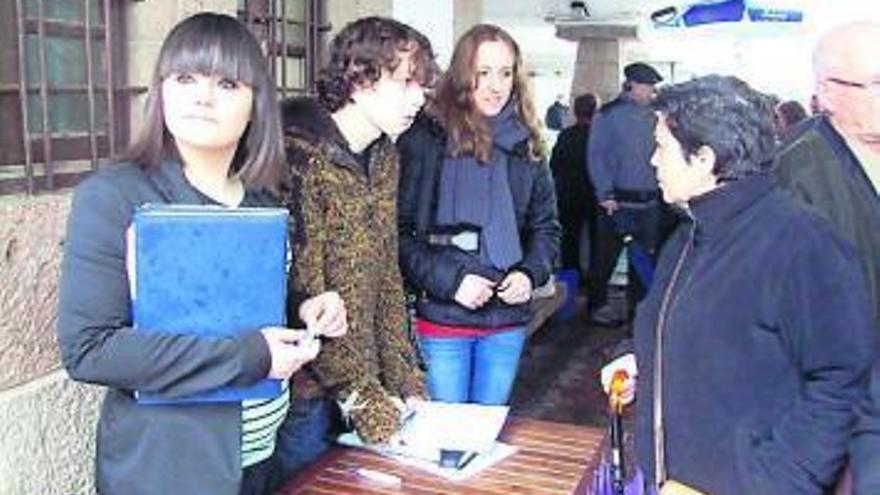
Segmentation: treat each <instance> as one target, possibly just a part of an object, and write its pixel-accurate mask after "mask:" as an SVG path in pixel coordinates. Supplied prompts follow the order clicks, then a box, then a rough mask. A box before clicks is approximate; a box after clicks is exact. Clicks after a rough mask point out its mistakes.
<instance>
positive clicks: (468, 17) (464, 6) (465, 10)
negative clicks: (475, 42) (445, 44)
mask: <svg viewBox="0 0 880 495" xmlns="http://www.w3.org/2000/svg"><path fill="white" fill-rule="evenodd" d="M484 17H485V16H484V14H483V0H453V2H452V37H453V43H455V41H456V40H458V38H460V37H461V35H462V34H464V33H465V31H467V30H468V29H470V28H472V27H474V25H475V24H479V23H481V22H483V20H484Z"/></svg>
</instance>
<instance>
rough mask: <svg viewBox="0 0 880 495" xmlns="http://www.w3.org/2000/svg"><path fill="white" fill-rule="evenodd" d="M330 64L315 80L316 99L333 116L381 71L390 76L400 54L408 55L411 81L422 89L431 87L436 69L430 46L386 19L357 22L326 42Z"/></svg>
mask: <svg viewBox="0 0 880 495" xmlns="http://www.w3.org/2000/svg"><path fill="white" fill-rule="evenodd" d="M329 51H330V61H329V62H328V64H327V66H326V67H325V68H324V70H323V71H322V72H321V78H320V79H319V80H318V83H317V86H318V96H319V98H320V99H321V102H322V103H323V104H324V106H326V107H327V109H328V110H330V111H331V112H335V111H337V110H339V109H340V108H342V107H344V106H345V105H346V104H347V103H349V102H350V101H351V95H352V93H354V90H355V89H356V88H357V86H358V85H360V84H365V83H366V84H372V83H375V82H376V81H378V80H379V78H381V77H382V70H383V69H384V70H385V71H388V72H393V71H394V70H395V69H396V68H397V65H398V64H399V63H400V58H399V54H400V52H412V61H413V69H414V70H413V74H412V77H413V78H414V79H415V80H417V81H418V82H419V83H420V84H422V85H423V86H425V87H430V86H432V85H433V84H434V81H435V79H436V78H437V75H438V72H439V69H438V67H437V63H436V62H435V61H434V51H433V50H432V49H431V42H430V41H428V38H426V37H425V36H424V35H423V34H422V33H420V32H418V31H416V30H415V29H413V28H411V27H410V26H407V25H406V24H403V23H402V22H398V21H395V20H394V19H389V18H387V17H365V18H363V19H358V20H357V21H354V22H352V23H350V24H348V25H347V26H345V27H344V28H343V29H342V31H340V32H339V33H338V34H337V35H336V36H335V37H334V38H333V41H331V42H330V50H329Z"/></svg>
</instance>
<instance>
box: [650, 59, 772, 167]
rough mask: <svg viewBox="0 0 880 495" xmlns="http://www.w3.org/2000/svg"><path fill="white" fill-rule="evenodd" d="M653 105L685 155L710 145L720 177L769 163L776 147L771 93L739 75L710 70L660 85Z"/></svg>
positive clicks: (766, 165) (686, 156)
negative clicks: (714, 73)
mask: <svg viewBox="0 0 880 495" xmlns="http://www.w3.org/2000/svg"><path fill="white" fill-rule="evenodd" d="M654 108H655V109H656V110H657V111H659V112H660V114H661V115H662V117H663V118H664V119H665V120H666V125H668V126H669V130H670V132H671V133H672V135H673V136H674V137H675V139H676V140H677V141H678V142H679V144H680V145H681V149H682V153H683V154H684V156H685V158H688V157H689V156H691V155H693V154H694V153H696V152H697V150H698V149H699V148H700V147H702V146H708V147H710V148H712V150H713V151H714V152H715V157H716V163H715V170H713V172H714V174H715V176H716V177H718V179H719V180H720V181H729V180H737V179H741V178H743V177H745V176H747V175H751V174H754V173H758V172H763V171H765V170H767V169H768V168H770V166H771V163H772V162H771V159H772V156H773V148H774V146H775V140H774V139H775V138H774V134H773V107H772V104H771V101H770V98H769V97H768V96H767V95H765V94H763V93H760V92H758V91H756V90H754V89H752V88H751V87H750V86H749V85H748V84H746V83H745V82H743V81H741V80H740V79H737V78H735V77H730V76H718V75H709V76H704V77H699V78H697V79H694V80H691V81H687V82H684V83H680V84H675V85H672V86H667V87H664V88H662V89H661V90H660V94H659V95H658V97H657V99H656V100H655V101H654Z"/></svg>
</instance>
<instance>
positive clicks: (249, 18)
mask: <svg viewBox="0 0 880 495" xmlns="http://www.w3.org/2000/svg"><path fill="white" fill-rule="evenodd" d="M325 4H326V2H325V0H239V2H238V16H239V19H241V20H242V21H243V22H245V23H246V24H247V25H248V26H249V27H250V28H251V30H252V32H253V33H254V35H255V36H256V37H257V39H258V40H260V44H261V45H262V47H263V52H264V53H265V54H266V58H267V61H268V63H269V70H270V71H271V73H272V75H273V77H274V78H275V81H276V83H277V86H278V95H279V96H280V97H281V98H286V97H288V96H302V95H313V94H314V93H315V80H316V79H317V74H318V67H320V65H321V64H320V58H321V47H322V46H323V37H324V33H326V32H327V31H329V26H327V25H326V23H325V17H326V14H325V12H326V5H325Z"/></svg>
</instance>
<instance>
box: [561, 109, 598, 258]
mask: <svg viewBox="0 0 880 495" xmlns="http://www.w3.org/2000/svg"><path fill="white" fill-rule="evenodd" d="M597 105H598V99H597V98H596V95H594V94H592V93H586V94H582V95H580V96H578V97H577V98H575V99H574V115H575V118H576V119H577V120H576V122H575V123H574V125H572V126H570V127H567V128H566V129H565V130H563V131H562V132H561V133H559V137H558V138H557V139H556V144H554V145H553V152H552V153H551V155H550V170H551V171H552V172H553V183H554V185H555V186H556V205H557V209H558V211H559V222H560V224H561V225H562V242H561V246H560V248H561V249H560V253H561V258H560V264H561V266H562V267H563V268H576V269H578V270H579V272H580V273H581V274H584V273H586V272H587V268H588V267H592V263H590V262H589V259H585V260H583V262H582V260H581V253H582V252H583V251H584V250H585V251H587V252H588V253H589V254H590V256H592V254H593V252H594V250H593V249H590V246H589V245H587V246H581V241H582V240H586V241H587V242H588V243H590V242H592V241H593V239H595V223H596V213H597V209H598V206H599V205H598V204H597V203H596V194H595V192H594V189H593V181H592V180H591V179H590V176H589V174H588V173H587V164H586V160H587V154H586V152H585V150H586V149H587V140H588V139H589V136H590V123H591V122H592V120H593V114H594V113H595V112H596V107H597ZM583 229H586V230H587V233H586V235H584V233H583V232H582V231H583ZM588 257H589V256H588Z"/></svg>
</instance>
